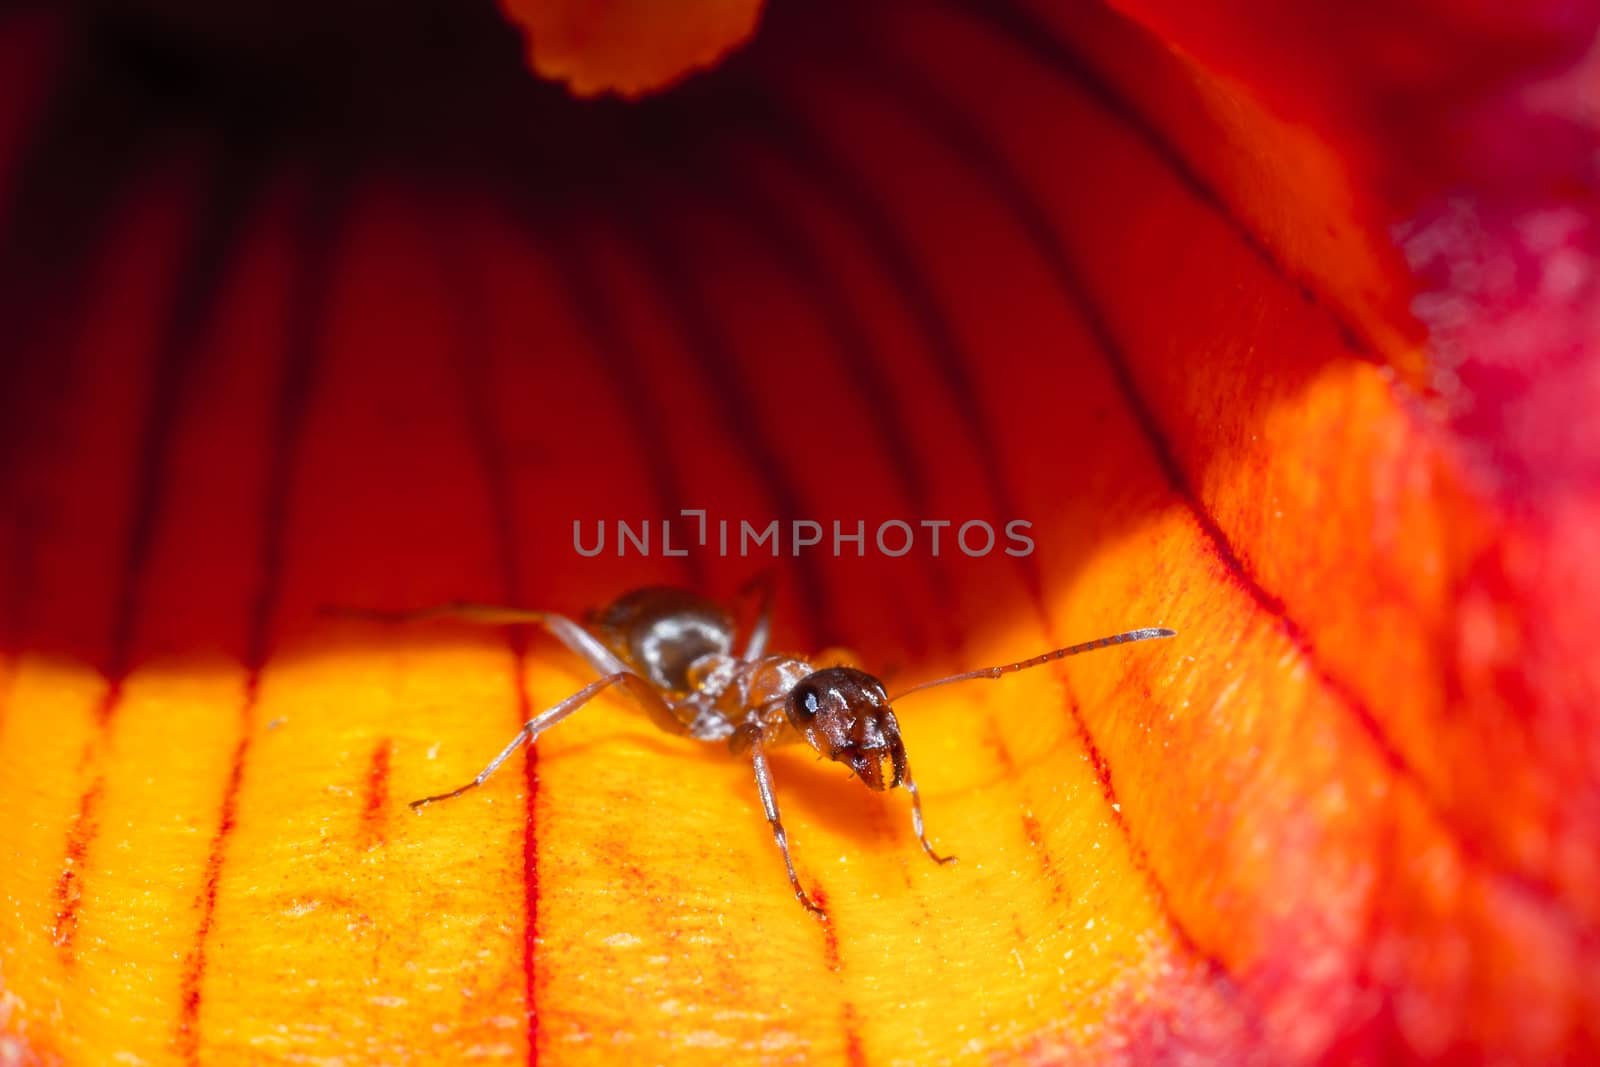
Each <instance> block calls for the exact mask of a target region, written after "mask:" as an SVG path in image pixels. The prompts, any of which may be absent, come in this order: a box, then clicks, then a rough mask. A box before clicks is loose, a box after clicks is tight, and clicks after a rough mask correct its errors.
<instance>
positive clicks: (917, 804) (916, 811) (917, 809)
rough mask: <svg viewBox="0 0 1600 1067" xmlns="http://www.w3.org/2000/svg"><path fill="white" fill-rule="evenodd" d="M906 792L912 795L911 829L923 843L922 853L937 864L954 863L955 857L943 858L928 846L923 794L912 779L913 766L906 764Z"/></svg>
mask: <svg viewBox="0 0 1600 1067" xmlns="http://www.w3.org/2000/svg"><path fill="white" fill-rule="evenodd" d="M905 787H906V792H907V793H910V794H911V829H912V830H913V831H914V832H915V833H916V835H917V840H918V841H920V842H921V843H922V851H924V852H926V853H927V854H928V858H929V859H930V860H932V861H933V862H935V863H940V864H943V863H954V862H955V861H956V858H955V857H954V856H941V855H939V854H938V853H937V852H935V851H934V850H933V846H932V845H930V844H928V833H927V831H926V830H925V829H924V828H923V825H922V794H921V793H919V792H917V780H916V779H915V778H913V777H911V765H910V764H909V763H908V764H906V777H905Z"/></svg>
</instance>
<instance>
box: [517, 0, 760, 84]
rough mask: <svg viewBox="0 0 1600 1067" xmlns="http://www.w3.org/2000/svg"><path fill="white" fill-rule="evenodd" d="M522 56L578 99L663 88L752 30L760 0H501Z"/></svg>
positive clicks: (710, 61) (720, 54)
mask: <svg viewBox="0 0 1600 1067" xmlns="http://www.w3.org/2000/svg"><path fill="white" fill-rule="evenodd" d="M503 5H504V7H505V12H506V15H507V16H508V17H509V18H510V19H511V20H512V21H513V22H515V23H516V24H517V25H519V26H521V27H522V29H523V31H524V32H526V34H527V35H528V59H529V63H530V65H531V66H532V67H533V69H534V70H536V71H538V72H539V73H540V74H542V75H544V76H545V77H546V78H554V79H556V80H557V81H561V82H564V83H566V85H567V86H568V87H570V88H571V90H572V91H573V92H574V93H576V94H577V95H579V96H593V95H595V94H597V93H604V92H615V93H619V94H621V95H623V96H638V95H639V94H641V93H647V92H651V91H654V90H657V89H661V88H662V87H664V86H666V85H670V84H671V83H672V82H675V81H677V80H678V79H680V78H682V77H683V76H684V75H686V74H689V73H691V72H693V71H696V70H701V69H704V68H706V67H709V66H712V65H714V64H715V63H716V62H717V61H718V60H720V59H721V58H722V57H723V56H724V55H726V54H727V53H728V51H729V50H730V49H733V48H736V47H738V46H739V45H740V44H742V43H744V41H745V40H747V39H748V38H749V37H750V35H751V34H752V33H753V32H754V31H755V27H756V21H757V20H758V19H759V17H760V15H761V0H678V2H674V3H670V4H661V3H651V2H650V0H625V2H621V3H618V2H616V0H607V2H604V3H594V2H592V0H503Z"/></svg>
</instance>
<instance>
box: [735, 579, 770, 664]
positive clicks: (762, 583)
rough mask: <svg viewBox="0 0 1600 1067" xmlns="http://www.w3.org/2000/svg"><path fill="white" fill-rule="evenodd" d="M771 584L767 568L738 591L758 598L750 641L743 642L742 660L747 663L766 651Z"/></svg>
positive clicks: (758, 657)
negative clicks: (752, 594)
mask: <svg viewBox="0 0 1600 1067" xmlns="http://www.w3.org/2000/svg"><path fill="white" fill-rule="evenodd" d="M773 584H774V583H773V575H772V568H771V567H768V568H767V569H766V570H763V571H761V572H760V573H758V574H757V575H756V576H755V577H754V578H751V579H750V580H749V581H748V582H746V583H745V584H744V585H743V586H742V587H741V588H740V589H739V592H741V593H755V594H756V596H757V598H758V599H757V604H758V605H759V606H758V607H757V608H756V621H755V625H754V626H752V627H751V628H750V639H749V640H748V641H746V642H745V646H744V657H743V658H744V659H745V660H746V661H747V662H748V661H750V660H756V659H760V658H761V656H762V654H763V653H765V652H766V651H767V639H768V638H769V637H770V636H772V588H773Z"/></svg>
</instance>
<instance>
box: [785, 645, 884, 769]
mask: <svg viewBox="0 0 1600 1067" xmlns="http://www.w3.org/2000/svg"><path fill="white" fill-rule="evenodd" d="M785 710H786V711H787V712H788V715H789V722H790V723H791V724H792V725H793V726H794V728H795V729H796V730H799V731H800V734H801V736H803V737H804V738H805V739H806V741H807V742H808V743H809V744H810V745H811V747H812V748H814V749H816V750H817V751H818V752H820V753H822V754H823V755H824V756H827V757H828V758H829V759H831V760H837V761H838V762H840V763H844V764H848V765H849V767H850V769H851V770H853V771H855V772H856V775H857V776H858V777H860V779H861V780H862V781H863V782H865V783H866V784H867V786H868V788H871V789H876V790H884V789H893V788H894V787H895V786H897V785H899V784H900V783H901V782H902V781H903V780H904V779H905V776H906V749H905V745H904V744H902V743H901V741H900V724H899V723H898V722H896V721H895V717H894V710H893V709H892V708H890V707H889V694H888V693H887V692H885V691H884V688H883V683H882V682H880V681H878V680H877V679H876V678H874V677H873V676H872V675H870V674H867V673H866V672H865V671H858V670H856V669H855V668H854V667H829V668H827V669H826V670H821V671H816V672H815V673H812V674H808V675H806V676H805V677H804V678H802V679H801V680H800V681H799V682H798V683H797V684H796V685H795V687H794V688H793V689H791V690H790V691H789V697H788V701H787V704H786V708H785Z"/></svg>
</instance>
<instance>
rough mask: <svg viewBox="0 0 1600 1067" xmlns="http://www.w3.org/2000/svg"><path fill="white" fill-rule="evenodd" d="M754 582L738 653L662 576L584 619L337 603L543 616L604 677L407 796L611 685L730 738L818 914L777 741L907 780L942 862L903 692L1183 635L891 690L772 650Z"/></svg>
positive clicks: (914, 809)
mask: <svg viewBox="0 0 1600 1067" xmlns="http://www.w3.org/2000/svg"><path fill="white" fill-rule="evenodd" d="M756 584H757V585H758V586H759V588H760V591H761V607H760V611H759V614H758V616H757V618H756V622H755V625H754V627H752V629H751V631H750V636H749V637H748V638H747V639H746V641H745V645H744V649H743V651H742V652H741V653H740V654H738V655H735V654H734V651H733V648H734V640H735V637H736V628H735V626H734V621H733V618H732V616H731V615H730V614H729V613H728V612H727V611H725V610H723V609H722V608H721V607H720V606H718V605H717V604H714V603H712V602H711V601H709V600H706V599H704V598H702V597H699V596H696V595H694V594H692V593H688V592H684V591H682V590H679V589H669V588H661V587H650V588H645V589H637V590H635V591H633V592H631V593H627V594H625V595H624V596H622V597H621V598H619V599H618V600H617V601H615V602H614V603H612V604H611V605H610V606H609V607H607V608H605V609H603V610H601V611H598V612H594V613H592V614H591V615H590V616H589V619H588V622H589V625H588V626H582V625H579V624H578V623H576V622H574V621H573V620H571V619H569V618H566V617H565V616H562V615H556V614H553V613H551V612H547V611H528V610H524V609H521V608H507V607H495V606H493V605H488V604H471V603H465V602H455V603H450V604H441V605H438V606H435V607H430V608H423V609H421V610H418V611H405V612H383V611H367V610H352V609H337V613H339V614H343V615H354V616H357V617H361V618H367V619H376V620H381V621H385V622H415V621H420V620H423V619H438V618H448V619H458V620H462V621H466V622H473V623H482V624H486V625H491V626H513V625H521V624H533V625H537V626H542V627H544V628H545V629H546V630H548V631H549V632H550V633H551V634H552V635H553V636H554V637H555V638H556V639H557V640H559V641H560V642H561V643H562V644H564V645H566V646H567V648H569V649H571V650H572V651H573V652H575V653H577V654H578V655H579V656H582V657H583V658H584V659H585V660H586V661H588V663H589V665H590V666H591V667H593V668H594V669H595V671H596V672H598V673H599V674H600V678H599V679H598V680H597V681H594V682H590V683H589V684H588V685H586V686H584V687H583V688H582V689H580V690H578V691H577V692H576V693H573V694H572V695H571V696H569V697H567V698H566V699H565V700H563V701H561V702H560V703H558V704H556V705H555V706H554V707H551V708H549V709H547V710H545V711H542V712H540V713H539V714H538V715H535V716H534V717H533V718H531V719H529V720H528V721H527V722H526V723H525V724H523V727H522V730H521V731H520V732H519V733H518V734H517V736H516V738H515V739H513V740H512V742H511V743H510V744H509V745H507V746H506V747H505V749H504V750H503V751H501V753H500V754H499V755H498V756H496V757H495V758H494V759H492V760H490V761H489V765H488V766H487V767H485V768H484V769H483V770H482V771H481V772H479V774H478V776H477V777H476V778H474V779H473V780H472V781H470V782H468V783H467V784H466V785H463V786H460V787H459V788H456V789H452V790H450V791H449V792H448V793H439V794H437V795H435V796H429V797H423V798H422V799H421V800H414V801H412V802H411V807H412V808H413V809H415V810H417V811H421V809H422V808H424V807H426V806H427V805H429V804H432V803H433V802H435V801H438V800H449V799H451V798H452V797H458V796H460V795H461V794H462V793H465V792H467V791H468V790H469V789H474V788H476V787H477V786H480V785H482V784H483V783H484V781H485V780H486V779H488V777H489V776H490V775H491V774H493V773H494V772H495V771H496V770H497V769H498V768H499V767H500V765H501V764H502V763H504V762H505V761H506V760H507V759H508V758H510V756H511V755H512V753H514V752H516V750H517V749H518V748H520V747H522V745H523V744H524V743H527V744H532V743H533V742H535V741H537V740H538V739H539V736H540V735H541V734H543V733H544V732H545V731H546V730H548V729H549V728H550V727H552V726H554V725H555V724H556V723H558V722H560V721H561V720H562V719H565V718H566V717H567V716H569V715H571V714H572V713H573V712H575V711H577V710H578V709H579V708H581V707H583V705H585V704H587V703H588V702H589V701H590V700H593V699H594V698H595V697H596V696H598V695H599V694H600V693H601V692H602V691H603V690H606V689H609V688H612V687H613V686H615V687H618V688H620V689H621V690H623V691H624V692H625V693H627V694H628V696H629V697H631V698H632V699H633V700H634V702H635V703H636V704H638V705H639V707H640V708H641V709H643V711H644V713H645V714H646V715H648V716H649V717H650V720H651V721H652V722H654V723H655V724H656V725H657V726H659V727H660V728H661V729H663V730H665V731H667V732H668V733H673V734H687V735H688V736H690V737H693V738H694V739H696V740H698V741H726V742H727V743H728V748H729V750H730V751H731V752H732V753H733V754H734V755H743V754H746V753H748V754H749V758H750V762H751V764H752V765H753V766H754V769H755V775H756V790H757V792H759V793H760V795H761V807H762V808H763V810H765V812H766V815H767V821H768V822H769V823H771V824H772V836H773V839H774V840H775V841H777V843H778V850H779V851H780V852H782V853H783V864H784V867H785V868H787V869H788V872H789V884H790V885H791V886H793V887H794V895H795V897H796V898H797V899H798V900H799V901H800V903H801V904H803V905H805V907H806V909H807V910H808V911H810V912H811V914H813V915H815V916H817V917H818V918H826V915H825V913H824V912H823V910H822V909H821V908H820V907H818V906H817V904H816V903H815V902H813V901H812V899H811V898H810V897H809V896H808V895H807V894H806V891H805V890H804V889H803V888H802V887H801V885H800V878H799V876H798V875H797V874H795V869H794V861H793V860H792V859H791V858H790V856H789V840H788V835H787V834H785V832H784V829H783V822H782V820H781V819H780V818H779V815H778V802H777V799H776V797H775V796H774V795H773V788H772V768H771V766H770V765H769V764H768V762H767V749H768V748H769V747H771V746H773V745H778V744H783V743H786V742H792V741H797V740H804V741H805V742H806V743H807V744H809V745H810V746H811V747H812V748H813V749H815V750H816V751H817V752H819V753H820V754H822V755H824V756H826V757H827V758H828V759H831V760H834V761H836V762H839V763H843V764H846V765H847V766H849V767H850V769H851V770H852V771H854V772H855V774H856V777H858V778H860V779H861V781H862V782H864V783H865V784H866V786H867V787H868V788H869V789H873V790H877V791H879V792H882V791H884V790H888V789H893V788H894V787H895V786H899V785H903V786H905V788H906V792H908V793H910V794H911V827H912V830H913V832H915V833H916V835H917V840H918V841H919V842H920V843H921V845H922V851H924V852H926V853H927V854H928V858H929V859H931V860H933V861H934V862H935V863H941V864H942V863H949V862H951V861H952V860H954V859H955V857H954V856H941V855H939V854H938V853H937V852H935V851H934V850H933V846H932V845H931V844H929V842H928V835H927V833H926V832H925V830H924V829H923V822H922V797H921V795H920V794H919V793H918V792H917V783H916V780H915V779H914V778H912V777H911V765H910V763H908V762H907V760H906V749H905V745H904V744H903V743H902V742H901V740H900V724H899V722H897V721H896V719H895V715H894V708H893V705H894V703H895V701H897V700H899V699H900V698H902V697H905V696H908V695H909V694H911V693H915V692H919V691H921V690H923V689H931V688H933V687H934V686H939V685H948V684H949V683H951V682H961V681H967V680H969V679H975V678H999V677H1001V676H1002V675H1005V674H1010V673H1013V672H1015V671H1021V670H1027V669H1028V668H1029V667H1037V666H1039V665H1041V664H1044V663H1049V662H1051V661H1052V660H1058V659H1064V658H1066V657H1067V656H1076V655H1078V654H1079V653H1081V652H1090V651H1093V650H1094V649H1097V648H1106V647H1108V646H1110V645H1120V644H1125V643H1127V642H1129V641H1146V640H1149V639H1151V638H1156V637H1172V636H1175V632H1174V631H1172V630H1167V629H1161V628H1151V629H1144V630H1132V631H1129V632H1127V633H1120V634H1113V635H1112V636H1110V637H1101V638H1098V639H1096V640H1093V641H1085V642H1084V643H1082V644H1078V645H1070V646H1068V647H1066V648H1058V649H1055V650H1054V651H1051V652H1046V653H1043V654H1042V655H1038V656H1034V657H1033V658H1031V659H1025V660H1021V661H1019V662H1016V663H1008V664H1004V665H1002V666H998V667H985V668H983V669H981V670H976V671H967V672H965V673H963V674H954V675H951V676H949V677H948V678H938V679H935V680H934V681H930V682H923V683H921V684H920V685H915V686H912V687H911V688H910V689H907V690H905V691H904V692H902V693H900V694H899V696H897V697H895V698H893V699H890V697H889V695H888V693H887V691H886V690H885V689H884V687H883V683H882V682H880V681H879V680H878V679H877V678H874V677H873V676H872V675H870V674H868V673H866V672H865V671H860V670H857V669H855V668H854V667H824V668H822V669H821V670H818V669H817V668H816V667H814V666H813V665H812V664H811V663H809V662H807V661H806V660H803V659H799V658H797V657H794V656H786V655H769V654H768V653H767V638H768V636H769V633H770V631H771V608H772V603H771V601H772V597H771V584H770V582H769V581H767V580H766V579H760V580H758V582H757V583H756Z"/></svg>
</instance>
